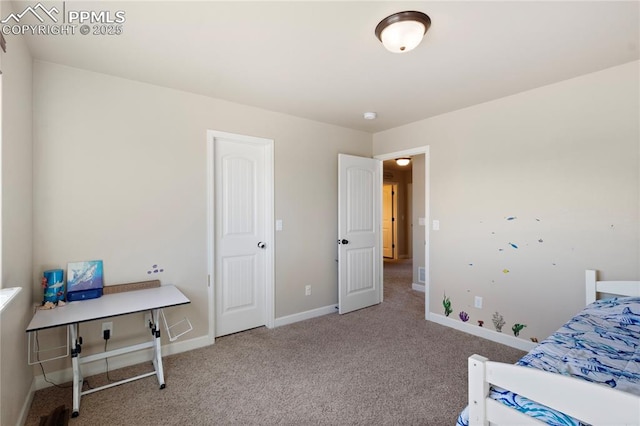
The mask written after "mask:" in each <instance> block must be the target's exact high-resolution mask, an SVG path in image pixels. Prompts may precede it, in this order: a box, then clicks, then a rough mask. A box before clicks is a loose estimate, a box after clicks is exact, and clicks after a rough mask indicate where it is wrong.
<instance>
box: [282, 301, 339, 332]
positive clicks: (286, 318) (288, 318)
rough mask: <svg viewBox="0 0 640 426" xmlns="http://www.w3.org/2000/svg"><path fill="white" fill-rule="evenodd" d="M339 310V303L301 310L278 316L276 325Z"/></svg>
mask: <svg viewBox="0 0 640 426" xmlns="http://www.w3.org/2000/svg"><path fill="white" fill-rule="evenodd" d="M336 312H338V305H329V306H324V307H322V308H317V309H312V310H310V311H305V312H300V313H298V314H293V315H287V316H284V317H280V318H276V320H275V326H276V327H281V326H283V325H288V324H293V323H295V322H299V321H304V320H308V319H311V318H316V317H321V316H323V315H328V314H333V313H336Z"/></svg>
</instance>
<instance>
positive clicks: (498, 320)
mask: <svg viewBox="0 0 640 426" xmlns="http://www.w3.org/2000/svg"><path fill="white" fill-rule="evenodd" d="M491 321H493V326H494V327H495V328H496V331H497V332H498V333H502V326H503V325H505V322H504V317H503V316H502V315H500V314H499V313H498V311H496V313H495V314H493V318H492V319H491Z"/></svg>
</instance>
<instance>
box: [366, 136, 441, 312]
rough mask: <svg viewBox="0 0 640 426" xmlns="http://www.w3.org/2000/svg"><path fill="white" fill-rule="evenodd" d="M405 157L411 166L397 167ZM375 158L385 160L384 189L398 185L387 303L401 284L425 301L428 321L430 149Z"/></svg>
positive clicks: (385, 280) (387, 262)
mask: <svg viewBox="0 0 640 426" xmlns="http://www.w3.org/2000/svg"><path fill="white" fill-rule="evenodd" d="M405 157H407V158H410V160H411V161H410V163H409V164H410V166H398V165H397V163H396V161H395V160H396V159H397V158H405ZM375 158H377V159H379V160H382V161H383V186H384V184H385V183H396V184H397V185H398V191H397V198H396V202H397V207H398V214H397V228H398V231H397V236H398V239H397V246H396V256H395V257H393V258H388V257H383V260H384V262H383V283H384V285H383V288H384V292H385V300H386V299H387V292H388V291H390V290H391V289H392V288H393V286H394V285H399V286H400V288H401V289H402V290H403V291H410V292H413V293H415V294H416V295H419V297H421V298H424V315H425V319H427V320H428V319H429V228H428V226H427V224H428V223H429V196H428V193H429V160H430V158H429V147H428V146H422V147H418V148H412V149H407V150H404V151H397V152H390V153H386V154H380V155H376V156H375ZM407 167H410V169H408V168H407ZM407 170H410V172H408V171H407ZM403 222H404V223H403ZM422 292H424V295H422ZM390 295H391V294H390Z"/></svg>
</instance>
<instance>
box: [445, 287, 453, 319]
mask: <svg viewBox="0 0 640 426" xmlns="http://www.w3.org/2000/svg"><path fill="white" fill-rule="evenodd" d="M442 306H443V307H444V315H445V316H447V317H448V316H449V314H450V313H451V312H453V309H451V300H449V298H448V297H447V294H446V293H445V295H444V298H443V299H442Z"/></svg>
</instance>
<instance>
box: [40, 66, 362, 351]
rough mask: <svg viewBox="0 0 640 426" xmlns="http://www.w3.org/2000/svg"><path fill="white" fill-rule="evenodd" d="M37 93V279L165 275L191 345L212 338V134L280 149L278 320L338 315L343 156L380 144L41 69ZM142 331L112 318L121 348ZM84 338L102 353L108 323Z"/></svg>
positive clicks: (226, 105)
mask: <svg viewBox="0 0 640 426" xmlns="http://www.w3.org/2000/svg"><path fill="white" fill-rule="evenodd" d="M34 90H35V113H34V117H35V118H34V120H35V122H34V131H35V134H34V137H35V151H34V165H35V173H34V175H35V178H34V179H35V194H34V209H35V210H34V212H35V213H34V229H35V233H36V239H37V241H38V244H36V246H35V248H34V265H33V276H34V277H35V278H37V277H39V276H41V273H42V271H43V270H44V269H47V268H52V267H62V268H66V265H67V262H70V261H78V260H90V259H102V260H103V261H104V270H105V272H104V274H105V281H106V284H117V283H123V282H131V281H137V280H144V279H149V277H150V275H148V274H147V271H148V270H149V269H150V268H151V266H152V265H154V264H157V265H159V267H161V268H162V269H164V272H163V273H161V274H157V275H151V277H153V278H158V279H160V280H161V281H162V282H163V283H171V284H176V285H177V286H179V287H180V288H181V289H182V290H183V291H184V293H185V294H186V295H187V296H188V297H189V298H190V299H191V301H192V303H191V305H188V306H186V307H181V308H176V309H172V310H171V314H172V315H174V316H175V317H179V316H181V315H187V316H188V317H189V319H190V320H191V322H192V323H193V325H194V331H193V332H192V333H190V334H189V335H187V336H186V338H187V339H188V338H196V337H199V336H205V335H207V333H208V302H207V294H208V293H207V227H206V225H207V222H206V214H207V188H206V185H207V181H206V172H207V169H206V164H207V163H206V131H207V130H209V129H211V130H218V131H224V132H231V133H238V134H245V135H251V136H258V137H264V138H270V139H274V141H275V217H276V218H277V219H282V220H283V225H284V226H283V230H282V231H280V232H276V241H275V250H276V251H275V257H276V264H275V274H276V280H275V281H276V282H275V297H276V306H275V309H276V317H282V316H286V315H290V314H295V313H300V312H305V311H308V310H312V309H315V308H321V307H325V306H329V305H332V304H335V303H337V299H338V294H337V264H336V260H335V259H336V256H337V245H336V236H337V155H338V153H339V152H342V153H347V154H353V155H363V156H370V155H371V135H370V134H367V133H364V132H358V131H353V130H348V129H345V128H340V127H336V126H332V125H327V124H322V123H318V122H313V121H309V120H305V119H300V118H295V117H292V116H287V115H283V114H279V113H275V112H269V111H265V110H260V109H257V108H252V107H247V106H242V105H238V104H234V103H230V102H225V101H222V100H216V99H212V98H207V97H204V96H198V95H194V94H190V93H185V92H180V91H176V90H171V89H166V88H161V87H157V86H153V85H148V84H143V83H138V82H134V81H129V80H124V79H120V78H114V77H111V76H107V75H103V74H97V73H93V72H88V71H82V70H78V69H74V68H69V67H64V66H59V65H55V64H51V63H45V62H35V64H34ZM305 285H312V287H313V292H312V295H311V296H305V295H304V287H305ZM34 288H35V289H37V285H36V284H34ZM141 323H142V319H141V318H138V317H137V316H132V317H124V318H116V319H114V341H113V344H118V339H120V340H121V341H122V340H123V339H124V340H126V339H128V338H130V337H132V336H134V335H135V334H136V333H135V332H131V334H130V333H129V332H128V331H127V330H137V329H138V325H139V324H141ZM84 333H85V334H88V336H84V337H85V342H88V345H91V343H92V340H93V345H94V346H95V345H98V344H99V343H101V341H100V339H99V337H100V334H99V324H94V325H89V326H87V327H85V331H84ZM96 339H97V340H96ZM89 350H91V349H89Z"/></svg>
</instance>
